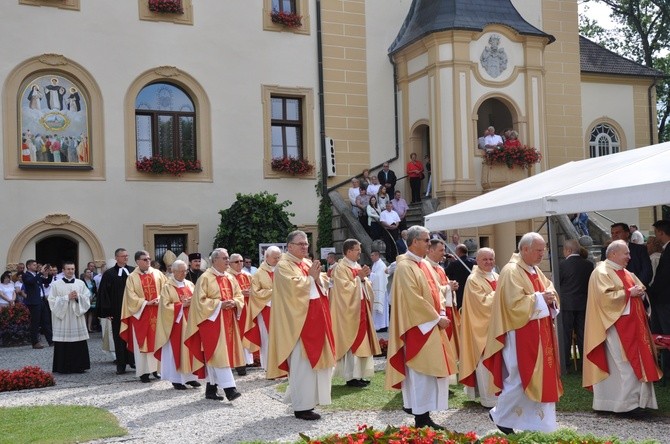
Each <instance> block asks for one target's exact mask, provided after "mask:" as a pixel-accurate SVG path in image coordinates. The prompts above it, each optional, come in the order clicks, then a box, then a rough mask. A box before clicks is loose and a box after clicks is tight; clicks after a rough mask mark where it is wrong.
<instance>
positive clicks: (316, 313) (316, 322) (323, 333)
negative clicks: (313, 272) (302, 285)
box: [280, 262, 335, 369]
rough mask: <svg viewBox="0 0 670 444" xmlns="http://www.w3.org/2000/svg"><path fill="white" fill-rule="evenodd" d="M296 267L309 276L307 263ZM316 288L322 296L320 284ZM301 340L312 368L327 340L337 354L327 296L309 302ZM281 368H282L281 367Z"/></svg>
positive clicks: (300, 263)
mask: <svg viewBox="0 0 670 444" xmlns="http://www.w3.org/2000/svg"><path fill="white" fill-rule="evenodd" d="M296 265H297V266H298V267H299V268H300V271H302V274H303V276H309V266H308V265H307V264H306V263H304V262H299V263H297V264H296ZM316 288H317V290H318V291H319V294H321V290H320V287H319V285H318V284H317V285H316ZM300 339H301V340H302V346H303V347H304V348H305V353H306V354H307V359H309V363H310V364H311V366H312V368H314V367H315V366H316V364H317V363H318V362H319V358H320V357H321V352H322V351H323V346H324V345H325V343H326V340H328V343H329V344H330V349H331V352H332V353H333V355H334V354H335V338H334V337H333V324H332V322H331V318H330V304H329V302H328V298H327V297H326V296H324V295H322V294H321V297H319V298H318V299H310V300H309V306H308V308H307V317H306V318H305V323H304V324H303V326H302V331H301V332H300ZM284 364H285V365H286V369H287V368H288V363H286V362H285V363H284ZM284 364H282V365H284ZM280 368H282V367H281V366H280Z"/></svg>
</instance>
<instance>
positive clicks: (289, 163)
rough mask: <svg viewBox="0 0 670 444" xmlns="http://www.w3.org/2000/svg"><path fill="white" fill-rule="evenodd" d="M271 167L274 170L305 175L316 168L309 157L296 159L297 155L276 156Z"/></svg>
mask: <svg viewBox="0 0 670 444" xmlns="http://www.w3.org/2000/svg"><path fill="white" fill-rule="evenodd" d="M271 167H272V169H273V170H274V171H282V172H284V173H288V174H291V175H293V176H304V175H306V174H309V173H310V172H311V171H312V170H313V169H314V166H313V165H312V164H310V163H309V161H308V160H307V159H296V158H295V157H277V158H274V159H272V163H271Z"/></svg>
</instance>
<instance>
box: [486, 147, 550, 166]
mask: <svg viewBox="0 0 670 444" xmlns="http://www.w3.org/2000/svg"><path fill="white" fill-rule="evenodd" d="M540 160H542V154H540V151H538V150H536V149H535V148H532V147H528V146H526V145H523V146H512V147H504V146H503V147H498V148H493V149H492V150H487V151H486V153H485V154H484V163H485V164H487V165H495V164H505V165H507V168H514V167H515V166H519V167H521V168H525V169H528V168H530V167H531V166H533V164H536V163H540Z"/></svg>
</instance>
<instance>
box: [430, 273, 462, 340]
mask: <svg viewBox="0 0 670 444" xmlns="http://www.w3.org/2000/svg"><path fill="white" fill-rule="evenodd" d="M433 270H435V273H437V276H438V277H439V278H440V285H449V279H448V278H447V274H446V273H445V272H444V269H443V268H442V267H440V266H439V265H433ZM452 304H453V301H452ZM444 311H445V313H446V315H447V318H449V321H451V322H450V323H449V325H448V326H447V328H445V329H444V331H445V333H447V337H448V338H449V339H451V338H452V336H453V335H454V328H456V317H455V315H454V310H453V307H445V308H444ZM456 346H457V347H458V343H457V345H456Z"/></svg>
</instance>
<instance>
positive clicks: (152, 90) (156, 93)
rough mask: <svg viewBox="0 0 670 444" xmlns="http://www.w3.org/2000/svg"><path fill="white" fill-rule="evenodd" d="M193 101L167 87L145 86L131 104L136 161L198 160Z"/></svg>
mask: <svg viewBox="0 0 670 444" xmlns="http://www.w3.org/2000/svg"><path fill="white" fill-rule="evenodd" d="M195 127H196V113H195V106H194V104H193V100H192V99H191V98H190V97H189V95H188V94H187V93H186V92H185V91H184V90H183V89H181V88H179V87H178V86H176V85H173V84H171V83H165V82H157V83H152V84H150V85H147V86H145V87H144V88H142V90H141V91H140V92H139V94H137V98H136V100H135V134H136V141H137V160H142V159H143V158H145V157H146V158H149V159H150V158H152V157H157V156H160V157H163V158H168V159H182V160H198V159H197V154H196V153H197V150H196V136H195V135H196V131H195Z"/></svg>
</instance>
